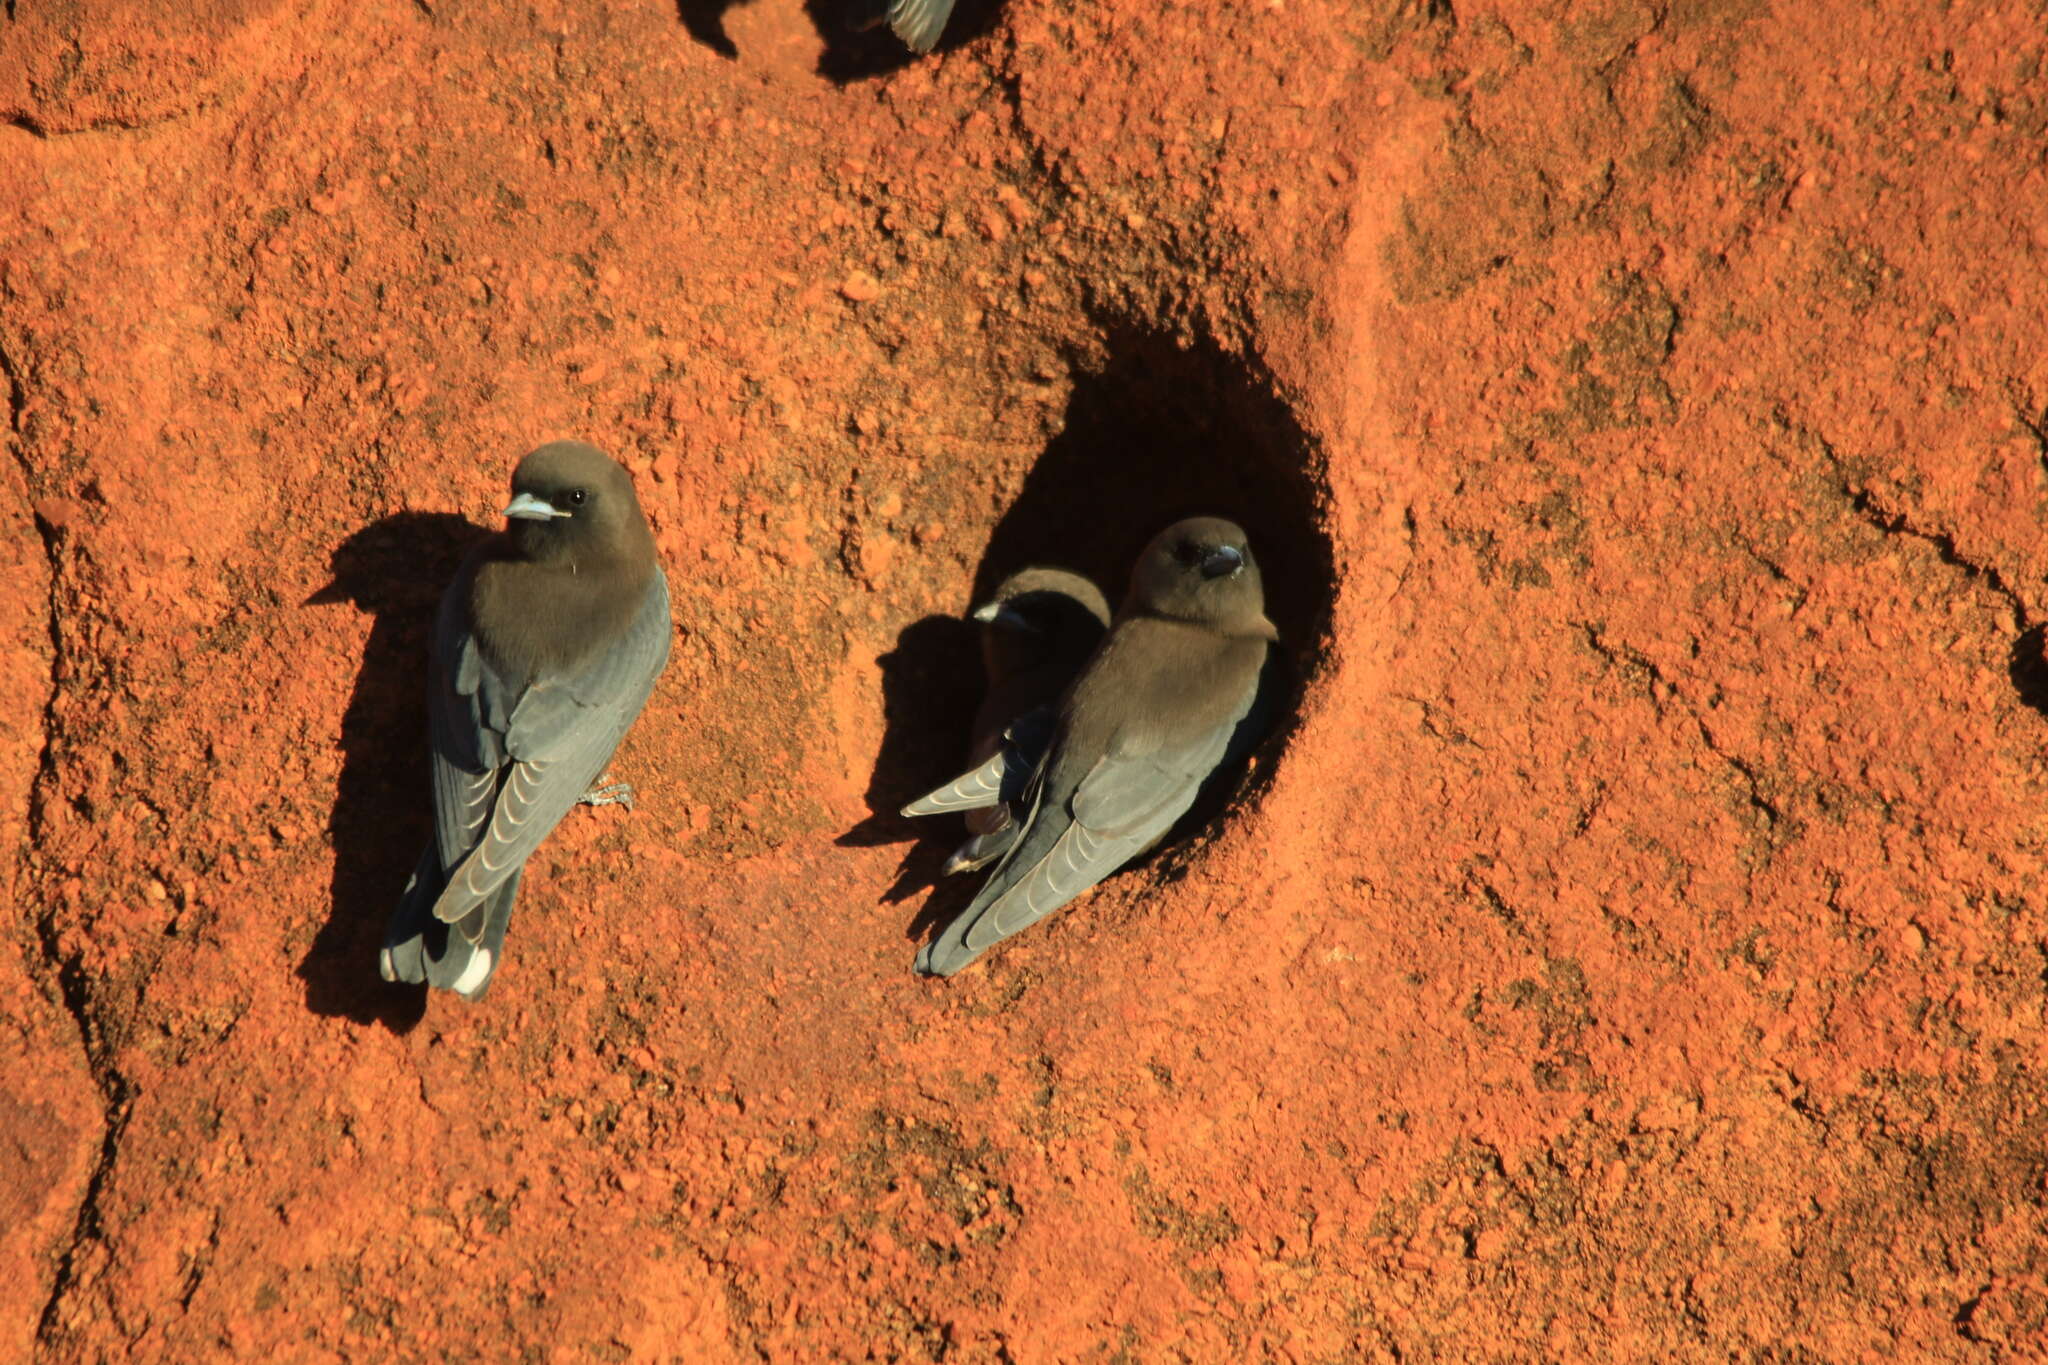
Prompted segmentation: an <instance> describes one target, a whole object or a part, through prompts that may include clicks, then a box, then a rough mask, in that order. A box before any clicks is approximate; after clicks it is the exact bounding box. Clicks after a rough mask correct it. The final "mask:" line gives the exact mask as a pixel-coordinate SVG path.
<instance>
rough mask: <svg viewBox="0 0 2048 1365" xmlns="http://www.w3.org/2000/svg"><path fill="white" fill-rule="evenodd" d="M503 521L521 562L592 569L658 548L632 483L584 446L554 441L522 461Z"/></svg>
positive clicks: (596, 451)
mask: <svg viewBox="0 0 2048 1365" xmlns="http://www.w3.org/2000/svg"><path fill="white" fill-rule="evenodd" d="M505 520H506V532H507V534H508V535H510V536H511V538H512V543H513V545H514V546H515V547H516V548H517V549H518V552H519V555H520V557H521V558H524V559H530V560H536V561H550V560H567V561H569V562H571V563H574V562H577V561H579V560H587V561H593V562H594V561H597V560H601V559H610V558H619V557H625V556H629V555H631V554H633V553H634V552H636V551H638V550H639V549H640V548H641V546H642V544H643V543H645V544H646V545H648V546H649V547H651V544H652V541H651V537H650V536H649V533H648V530H647V519H646V517H645V516H643V515H642V513H641V511H640V500H639V498H638V497H636V496H635V495H634V492H633V476H632V475H630V474H628V473H627V472H626V471H625V470H624V469H623V468H621V467H620V466H619V464H618V463H617V462H616V461H615V460H613V459H612V458H611V457H610V456H608V455H606V454H605V453H604V452H603V451H601V450H599V449H598V448H597V447H595V446H589V445H585V444H583V443H582V442H581V441H551V442H549V443H548V444H547V445H544V446H541V447H540V448H538V449H537V450H534V451H532V452H531V453H529V454H528V455H527V456H526V458H525V459H523V460H521V461H520V462H519V467H518V468H517V469H515V470H513V471H512V501H511V502H509V503H507V504H506V505H505Z"/></svg>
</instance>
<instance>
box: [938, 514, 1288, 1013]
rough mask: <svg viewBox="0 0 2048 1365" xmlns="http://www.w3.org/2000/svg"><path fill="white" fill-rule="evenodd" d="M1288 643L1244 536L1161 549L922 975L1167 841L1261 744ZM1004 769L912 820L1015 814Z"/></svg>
mask: <svg viewBox="0 0 2048 1365" xmlns="http://www.w3.org/2000/svg"><path fill="white" fill-rule="evenodd" d="M1276 638H1277V632H1276V631H1275V630H1274V629H1273V623H1272V622H1271V621H1269V620H1267V619H1266V615H1265V590H1264V587H1263V586H1262V585H1261V583H1260V579H1259V570H1258V565H1257V563H1256V562H1255V561H1254V560H1253V559H1252V553H1251V547H1250V546H1249V545H1248V544H1246V542H1245V535H1244V532H1243V530H1241V529H1240V528H1239V527H1237V526H1236V525H1235V524H1233V523H1231V522H1228V521H1223V520H1221V519H1219V518H1215V517H1196V518H1192V519H1190V520H1187V521H1182V522H1176V523H1175V524H1174V525H1172V526H1169V527H1168V528H1167V529H1166V530H1164V531H1162V532H1160V534H1159V535H1158V536H1156V537H1154V539H1153V541H1152V543H1151V544H1150V545H1148V546H1146V548H1145V552H1144V553H1143V554H1142V555H1140V556H1139V557H1138V562H1137V564H1136V566H1135V567H1133V569H1132V570H1131V584H1130V590H1129V592H1128V593H1127V594H1126V596H1125V598H1124V603H1123V606H1122V608H1121V609H1120V610H1119V611H1118V613H1117V617H1116V622H1115V624H1114V625H1113V626H1112V627H1111V629H1110V633H1109V637H1108V639H1106V640H1105V641H1104V642H1103V644H1102V646H1101V648H1100V649H1098V650H1097V651H1096V652H1095V654H1094V656H1093V657H1092V658H1091V659H1090V660H1089V662H1088V665H1087V667H1086V669H1085V670H1084V671H1083V672H1082V674H1081V676H1080V677H1079V678H1077V679H1076V680H1075V682H1074V684H1073V686H1072V688H1071V689H1070V690H1069V691H1068V692H1067V693H1066V695H1065V696H1064V697H1063V698H1061V700H1060V703H1059V708H1058V715H1057V719H1056V721H1055V723H1054V727H1053V733H1052V739H1051V743H1050V747H1049V748H1048V749H1047V751H1046V753H1045V756H1044V757H1043V758H1042V759H1041V760H1040V761H1039V762H1038V764H1037V766H1036V768H1035V769H1034V770H1033V771H1032V773H1031V775H1030V777H1029V779H1028V782H1027V783H1026V785H1025V786H1024V789H1023V791H1022V793H1021V795H1020V798H1019V799H1020V809H1021V811H1022V815H1021V820H1020V827H1019V829H1018V831H1017V832H1016V833H1015V834H1014V835H1013V836H1012V840H1011V842H1010V844H1009V847H1008V851H1007V852H1006V853H1005V854H1004V855H1003V859H1002V861H1001V862H999V863H998V864H997V865H996V868H995V871H994V872H992V873H990V874H989V879H988V881H987V882H986V883H985V884H983V886H982V888H981V890H980V892H979V893H977V894H976V896H975V898H974V900H973V901H972V902H971V903H970V904H969V905H968V907H967V908H966V909H965V910H964V911H962V912H961V913H960V915H959V916H958V917H957V918H955V919H954V921H953V922H952V923H951V924H949V925H948V926H947V927H946V928H945V929H944V930H943V931H942V932H941V933H940V934H939V936H938V937H937V938H935V939H934V940H933V941H932V942H931V943H929V944H927V945H926V946H925V947H924V949H923V951H921V952H920V953H919V954H918V956H917V970H918V971H919V972H921V973H924V974H926V975H935V976H951V975H952V974H953V973H955V972H957V971H959V970H960V969H961V968H962V967H965V966H966V965H967V964H968V963H970V962H972V961H973V960H974V959H975V958H976V957H978V956H980V954H981V953H982V952H983V951H985V950H986V949H987V948H989V947H990V946H991V945H992V944H995V943H997V942H999V941H1001V940H1002V939H1005V938H1008V937H1009V936H1010V935H1011V934H1014V933H1016V932H1018V931H1019V930H1021V929H1024V928H1027V927H1029V926H1030V925H1033V924H1036V923H1037V922H1038V921H1039V920H1041V919H1043V918H1044V917H1045V916H1047V915H1049V914H1051V913H1052V912H1053V911H1055V910H1057V909H1059V908H1060V907H1061V906H1063V905H1065V904H1066V903H1067V902H1068V901H1069V900H1072V899H1073V898H1074V897H1075V896H1077V895H1079V894H1080V893H1081V892H1083V891H1085V890H1087V889H1088V888H1089V887H1091V886H1093V885H1094V884H1095V883H1096V882H1098V881H1100V880H1101V879H1102V878H1104V877H1106V876H1108V875H1109V874H1110V873H1111V872H1113V871H1115V870H1116V869H1117V868H1119V867H1121V866H1122V865H1123V864H1125V863H1126V862H1129V861H1130V860H1131V859H1132V858H1135V857H1137V856H1138V855H1140V854H1142V853H1144V852H1145V851H1147V850H1148V849H1150V848H1151V847H1152V846H1153V845H1155V844H1157V843H1158V842H1159V840H1160V839H1162V838H1164V837H1165V835H1166V833H1167V832H1168V831H1169V830H1170V829H1172V827H1173V825H1174V822H1175V821H1177V820H1178V819H1180V817H1181V816H1182V815H1183V814H1185V813H1186V811H1187V810H1188V808H1189V807H1190V806H1191V805H1193V804H1194V801H1195V797H1196V795H1197V794H1198V793H1199V792H1200V790H1201V788H1202V785H1203V783H1204V781H1205V780H1206V779H1208V777H1209V776H1210V774H1212V773H1214V772H1216V771H1218V770H1219V769H1221V768H1224V767H1226V766H1228V765H1230V764H1232V763H1234V762H1235V761H1236V760H1238V759H1241V758H1243V757H1244V756H1245V755H1247V754H1248V753H1249V752H1250V749H1251V747H1252V745H1254V744H1256V743H1257V741H1258V738H1259V734H1260V732H1261V730H1262V729H1263V727H1264V717H1263V716H1262V715H1261V714H1260V712H1259V709H1258V708H1257V707H1255V705H1254V703H1255V702H1256V701H1257V699H1258V694H1259V680H1260V674H1261V672H1262V671H1263V669H1264V667H1265V663H1266V656H1267V652H1268V650H1269V648H1270V646H1271V644H1272V642H1273V641H1274V640H1275V639H1276ZM1004 764H1005V755H1004V754H1002V753H998V754H997V755H995V756H994V757H992V758H990V759H989V760H988V761H987V762H986V763H984V764H983V765H982V766H981V768H979V769H977V770H976V771H975V772H972V773H969V774H967V775H965V776H963V777H961V778H960V779H958V780H957V781H955V782H953V783H952V784H950V785H949V786H948V787H945V788H941V789H940V790H939V791H938V792H934V793H932V795H931V796H929V797H926V798H924V799H923V801H920V802H913V803H912V808H915V807H917V806H919V805H922V804H924V803H925V802H931V801H934V800H940V801H942V803H943V806H944V807H945V808H951V809H962V808H965V807H966V806H967V804H968V803H970V802H972V803H975V804H978V805H981V806H986V805H990V804H993V803H995V802H997V801H1000V800H1001V799H1002V790H1003V780H1002V779H1003V766H1004ZM949 793H950V794H951V795H950V797H948V794H949Z"/></svg>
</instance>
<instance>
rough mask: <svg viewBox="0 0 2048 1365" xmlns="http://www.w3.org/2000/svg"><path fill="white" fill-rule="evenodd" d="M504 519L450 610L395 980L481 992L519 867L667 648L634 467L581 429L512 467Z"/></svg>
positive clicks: (575, 795)
mask: <svg viewBox="0 0 2048 1365" xmlns="http://www.w3.org/2000/svg"><path fill="white" fill-rule="evenodd" d="M512 494H513V496H512V501H511V502H510V503H509V504H507V505H506V507H505V516H506V518H507V525H506V528H505V531H504V532H503V534H501V535H499V536H497V537H495V538H494V539H492V540H491V541H488V542H486V543H485V544H484V545H482V546H480V547H479V548H478V549H477V550H476V552H475V553H473V554H471V555H470V557H469V558H468V559H467V560H465V561H464V562H463V565H462V568H461V570H460V571H459V572H458V573H457V574H456V576H455V581H454V582H453V583H451V584H450V585H449V587H448V591H447V592H446V593H445V594H443V596H442V598H441V609H440V614H439V616H438V618H437V620H436V622H435V629H434V646H433V660H432V670H431V673H432V676H431V678H430V679H429V683H428V696H427V714H428V719H429V729H430V733H431V740H432V749H433V762H432V766H433V775H434V839H433V842H432V843H430V844H429V845H428V846H427V848H426V851H425V852H423V853H422V854H421V855H420V861H419V865H418V866H417V867H416V868H415V869H414V871H413V875H412V879H411V880H410V881H409V882H408V883H407V884H406V888H405V894H404V895H403V896H402V897H401V898H400V900H399V904H398V908H397V909H396V910H395V911H393V912H392V916H391V921H390V923H389V925H388V926H387V927H386V929H385V934H384V948H383V951H382V953H381V954H380V955H379V965H380V967H381V968H382V971H383V974H384V979H385V980H386V981H408V982H418V981H425V982H427V983H428V984H429V985H433V986H439V987H444V988H446V989H448V990H452V991H455V992H456V993H457V994H459V995H461V996H463V997H464V998H466V999H470V1000H475V999H477V998H479V997H481V996H482V995H483V993H484V991H485V989H486V988H487V987H488V986H489V985H490V982H491V977H492V974H493V972H494V971H495V970H496V969H497V966H498V963H499V961H500V960H501V959H502V957H503V955H504V943H505V926H506V924H507V923H508V921H509V920H510V919H511V915H512V903H513V900H514V898H515V897H516V896H517V894H518V890H519V878H520V873H521V871H522V870H523V869H524V867H525V864H526V860H527V858H528V857H529V856H531V855H532V853H533V851H534V850H535V849H536V848H538V847H539V846H540V843H541V840H543V839H545V838H546V837H547V836H548V833H549V832H550V831H551V830H553V829H554V827H555V826H556V825H557V824H558V823H560V821H561V819H562V817H563V816H564V815H567V814H568V813H569V808H570V807H572V806H574V805H575V804H577V802H579V801H588V802H590V803H592V804H596V805H604V804H609V803H611V802H622V803H624V804H626V805H628V806H630V805H631V803H632V789H631V788H630V787H627V786H625V784H623V783H621V784H618V785H617V786H613V787H604V788H593V787H592V786H591V784H592V783H593V782H595V781H596V780H597V779H598V777H599V775H600V774H602V773H603V772H604V768H605V764H606V763H607V762H609V761H610V759H611V756H612V751H613V750H615V749H616V748H618V745H619V741H620V739H622V738H623V737H624V736H625V733H626V730H627V728H628V727H630V726H631V725H632V723H633V720H634V718H635V717H636V716H638V715H639V714H640V709H641V707H642V706H644V705H645V704H646V702H647V697H648V694H649V693H650V692H652V691H653V689H654V680H655V679H656V678H657V677H658V676H659V675H660V673H661V670H662V666H663V665H664V664H666V663H667V662H668V651H669V636H670V630H671V627H670V624H669V605H668V582H667V580H666V579H665V578H663V576H662V572H661V567H660V565H659V564H657V563H656V562H655V556H654V536H653V534H652V533H651V532H650V531H649V530H648V527H647V518H646V516H645V515H644V514H643V513H642V512H641V510H640V501H639V499H638V497H636V496H635V494H634V491H633V478H632V476H631V475H630V474H628V473H627V472H626V471H625V470H624V469H622V468H621V467H620V466H619V465H617V464H616V463H614V462H613V461H612V460H611V459H610V458H609V457H607V456H606V455H605V454H604V453H603V452H602V451H600V450H597V449H596V448H594V447H592V446H587V445H584V444H582V443H581V442H577V441H556V442H553V443H551V444H549V445H544V446H541V447H540V448H539V449H537V450H535V451H533V452H532V453H530V454H529V455H527V456H526V458H524V459H522V460H521V461H520V462H519V467H518V468H517V469H516V470H515V471H513V475H512Z"/></svg>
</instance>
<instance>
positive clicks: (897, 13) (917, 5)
mask: <svg viewBox="0 0 2048 1365" xmlns="http://www.w3.org/2000/svg"><path fill="white" fill-rule="evenodd" d="M952 13H953V0H889V27H890V28H891V29H893V30H895V33H896V36H897V37H898V38H901V39H902V40H903V45H904V46H905V47H907V48H909V49H910V50H911V51H912V52H930V51H931V50H932V48H933V47H934V46H935V45H936V44H937V43H938V41H939V35H940V34H941V33H943V32H944V31H945V28H946V20H947V19H948V18H950V17H951V16H952Z"/></svg>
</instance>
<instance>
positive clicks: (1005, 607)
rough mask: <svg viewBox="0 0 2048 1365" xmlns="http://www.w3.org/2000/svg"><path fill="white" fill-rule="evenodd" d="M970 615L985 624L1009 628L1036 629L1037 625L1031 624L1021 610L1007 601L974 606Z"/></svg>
mask: <svg viewBox="0 0 2048 1365" xmlns="http://www.w3.org/2000/svg"><path fill="white" fill-rule="evenodd" d="M970 615H972V616H973V618H974V619H975V620H977V621H979V622H981V623H982V624H983V625H985V626H1008V627H1009V628H1010V629H1011V630H1029V631H1036V630H1037V629H1038V627H1037V626H1034V625H1032V624H1031V622H1030V621H1028V620H1027V619H1025V616H1024V613H1023V612H1021V611H1018V610H1017V609H1016V608H1015V607H1013V606H1011V605H1010V604H1009V603H1008V602H990V603H987V604H986V605H984V606H979V607H976V608H975V609H974V610H973V612H971V613H970Z"/></svg>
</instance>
